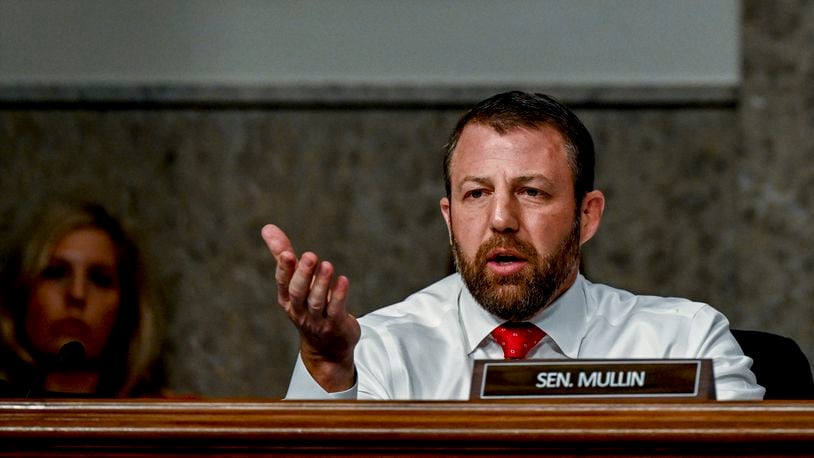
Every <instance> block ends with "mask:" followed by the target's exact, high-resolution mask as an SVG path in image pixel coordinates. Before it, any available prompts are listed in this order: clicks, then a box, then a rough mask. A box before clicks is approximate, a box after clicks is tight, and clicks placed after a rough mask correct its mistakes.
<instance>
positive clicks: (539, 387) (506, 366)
mask: <svg viewBox="0 0 814 458" xmlns="http://www.w3.org/2000/svg"><path fill="white" fill-rule="evenodd" d="M643 397H651V398H665V397H672V398H694V399H698V400H714V399H715V382H714V377H713V372H712V360H710V359H653V360H644V359H624V360H609V359H599V360H582V359H581V360H572V361H564V360H561V359H556V360H542V359H538V360H533V359H530V360H518V361H511V360H508V361H507V360H479V361H475V367H474V370H473V375H472V389H471V392H470V399H533V398H643Z"/></svg>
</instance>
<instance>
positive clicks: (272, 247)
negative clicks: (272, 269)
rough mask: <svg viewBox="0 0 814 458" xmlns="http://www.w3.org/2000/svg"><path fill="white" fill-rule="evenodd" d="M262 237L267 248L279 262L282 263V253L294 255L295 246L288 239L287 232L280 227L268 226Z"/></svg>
mask: <svg viewBox="0 0 814 458" xmlns="http://www.w3.org/2000/svg"><path fill="white" fill-rule="evenodd" d="M260 235H261V236H262V237H263V240H264V241H265V242H266V246H267V247H268V249H269V251H271V254H272V255H273V256H274V259H276V260H277V262H280V255H281V254H282V253H284V252H286V251H290V252H291V253H294V246H293V245H291V240H289V239H288V236H287V235H285V232H283V230H282V229H280V228H279V227H277V226H275V225H273V224H266V225H265V226H263V229H262V230H261V231H260Z"/></svg>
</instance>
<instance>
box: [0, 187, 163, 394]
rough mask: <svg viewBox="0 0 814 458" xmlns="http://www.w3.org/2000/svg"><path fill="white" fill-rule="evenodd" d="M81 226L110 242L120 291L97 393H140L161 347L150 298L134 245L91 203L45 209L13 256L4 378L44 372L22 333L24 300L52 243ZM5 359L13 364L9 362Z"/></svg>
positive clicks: (1, 332) (0, 301) (3, 311)
mask: <svg viewBox="0 0 814 458" xmlns="http://www.w3.org/2000/svg"><path fill="white" fill-rule="evenodd" d="M83 228H96V229H100V230H102V231H104V232H105V233H106V234H107V235H108V236H109V237H110V239H111V240H112V241H113V245H114V247H115V256H116V270H117V274H118V278H119V284H120V288H121V294H120V297H121V299H120V304H119V312H118V316H117V319H116V325H115V327H114V331H113V333H112V334H111V337H110V340H109V341H108V343H107V345H106V348H105V351H104V352H103V355H102V365H101V370H100V382H99V388H98V390H97V394H98V395H101V396H109V397H127V396H132V395H134V394H139V393H138V390H139V389H140V386H141V387H143V386H144V385H145V384H146V385H150V384H152V383H155V381H154V380H151V377H152V371H153V369H154V366H155V363H156V361H157V360H158V355H159V347H160V343H159V338H158V334H159V333H158V329H157V319H156V318H157V317H156V310H155V307H154V298H153V294H152V291H151V290H150V288H149V286H148V279H147V276H146V273H145V271H144V268H143V265H142V259H141V255H140V253H139V250H138V248H137V246H136V244H135V242H134V241H133V239H132V238H131V237H130V235H129V234H128V233H127V232H126V231H125V229H124V227H123V226H122V224H121V223H120V222H119V221H118V220H117V219H116V218H114V217H112V216H111V215H110V214H109V213H108V212H107V210H106V209H105V208H104V207H102V206H101V205H98V204H93V203H81V204H66V203H60V204H54V205H52V206H50V207H48V208H47V209H46V210H45V211H44V212H43V213H42V215H41V216H40V218H38V219H37V220H36V221H35V224H34V225H33V226H31V227H30V228H29V230H28V231H26V232H24V233H23V239H22V240H21V241H19V243H17V244H16V245H15V248H14V251H12V252H11V254H10V256H9V259H8V260H7V263H6V266H5V267H4V272H3V276H2V277H3V280H2V281H3V284H2V286H3V289H2V294H0V339H2V344H3V346H4V347H5V351H4V353H6V355H3V360H4V361H3V362H2V363H0V365H1V366H2V369H3V371H4V372H5V374H3V375H5V377H6V378H7V380H8V381H9V382H11V383H27V382H23V381H22V380H25V378H30V377H31V374H33V373H35V372H37V371H38V370H41V369H42V365H43V362H42V361H37V360H36V358H35V357H34V356H33V354H32V352H31V351H30V349H29V345H28V342H27V337H26V336H25V335H24V327H23V325H22V323H23V320H24V319H25V314H26V307H27V304H28V299H29V296H30V294H31V292H32V289H33V286H34V284H35V282H37V281H38V279H39V277H40V275H41V273H42V272H43V270H44V269H45V268H46V267H47V265H48V263H49V262H50V259H51V255H52V253H53V251H54V248H55V246H56V244H57V243H59V242H60V241H61V240H62V239H63V238H64V237H65V236H67V235H68V234H69V233H71V232H73V231H75V230H78V229H83ZM9 358H11V359H13V360H15V361H7V360H8V359H9Z"/></svg>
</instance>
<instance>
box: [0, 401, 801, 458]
mask: <svg viewBox="0 0 814 458" xmlns="http://www.w3.org/2000/svg"><path fill="white" fill-rule="evenodd" d="M271 454H288V455H314V456H317V455H318V456H330V455H334V456H336V455H349V454H355V455H368V456H382V455H389V456H394V455H395V456H406V455H411V456H439V455H467V454H470V455H471V454H474V455H481V456H494V455H513V456H523V455H535V456H539V455H545V454H550V455H558V454H560V455H577V454H586V455H602V456H631V455H649V456H653V455H663V456H669V455H686V454H704V455H716V454H719V455H730V456H760V455H772V456H777V455H812V454H814V402H754V403H724V402H720V403H715V402H712V403H683V404H682V403H643V402H636V403H628V402H614V403H600V402H587V403H586V402H582V403H573V402H571V403H568V402H550V401H549V402H522V403H505V402H502V403H499V402H361V401H358V402H299V401H216V402H210V401H142V400H138V401H28V402H22V401H19V402H18V401H5V402H0V456H92V455H97V456H127V457H137V456H168V455H170V456H182V455H183V456H201V455H207V456H244V455H253V456H262V455H271Z"/></svg>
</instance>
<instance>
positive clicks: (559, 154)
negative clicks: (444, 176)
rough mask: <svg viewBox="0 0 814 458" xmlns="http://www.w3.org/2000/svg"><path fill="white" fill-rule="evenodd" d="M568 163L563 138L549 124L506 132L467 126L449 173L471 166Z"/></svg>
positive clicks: (485, 126) (517, 128)
mask: <svg viewBox="0 0 814 458" xmlns="http://www.w3.org/2000/svg"><path fill="white" fill-rule="evenodd" d="M561 161H565V163H566V164H567V161H568V152H567V148H566V142H565V138H564V137H563V135H562V134H561V133H560V131H559V130H557V129H556V128H554V127H552V126H549V125H539V126H535V127H526V126H518V127H512V128H510V129H506V130H498V129H495V128H494V127H492V126H490V125H487V124H482V123H471V124H468V125H467V126H466V127H465V128H464V129H463V131H462V132H461V136H460V138H459V141H458V142H457V145H456V146H455V149H454V150H453V153H452V157H451V161H450V172H454V171H456V169H460V168H462V167H463V168H465V169H469V168H472V167H479V166H483V167H487V168H488V167H494V166H498V165H508V164H514V165H516V166H519V167H526V166H534V165H537V166H551V165H552V162H561Z"/></svg>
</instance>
